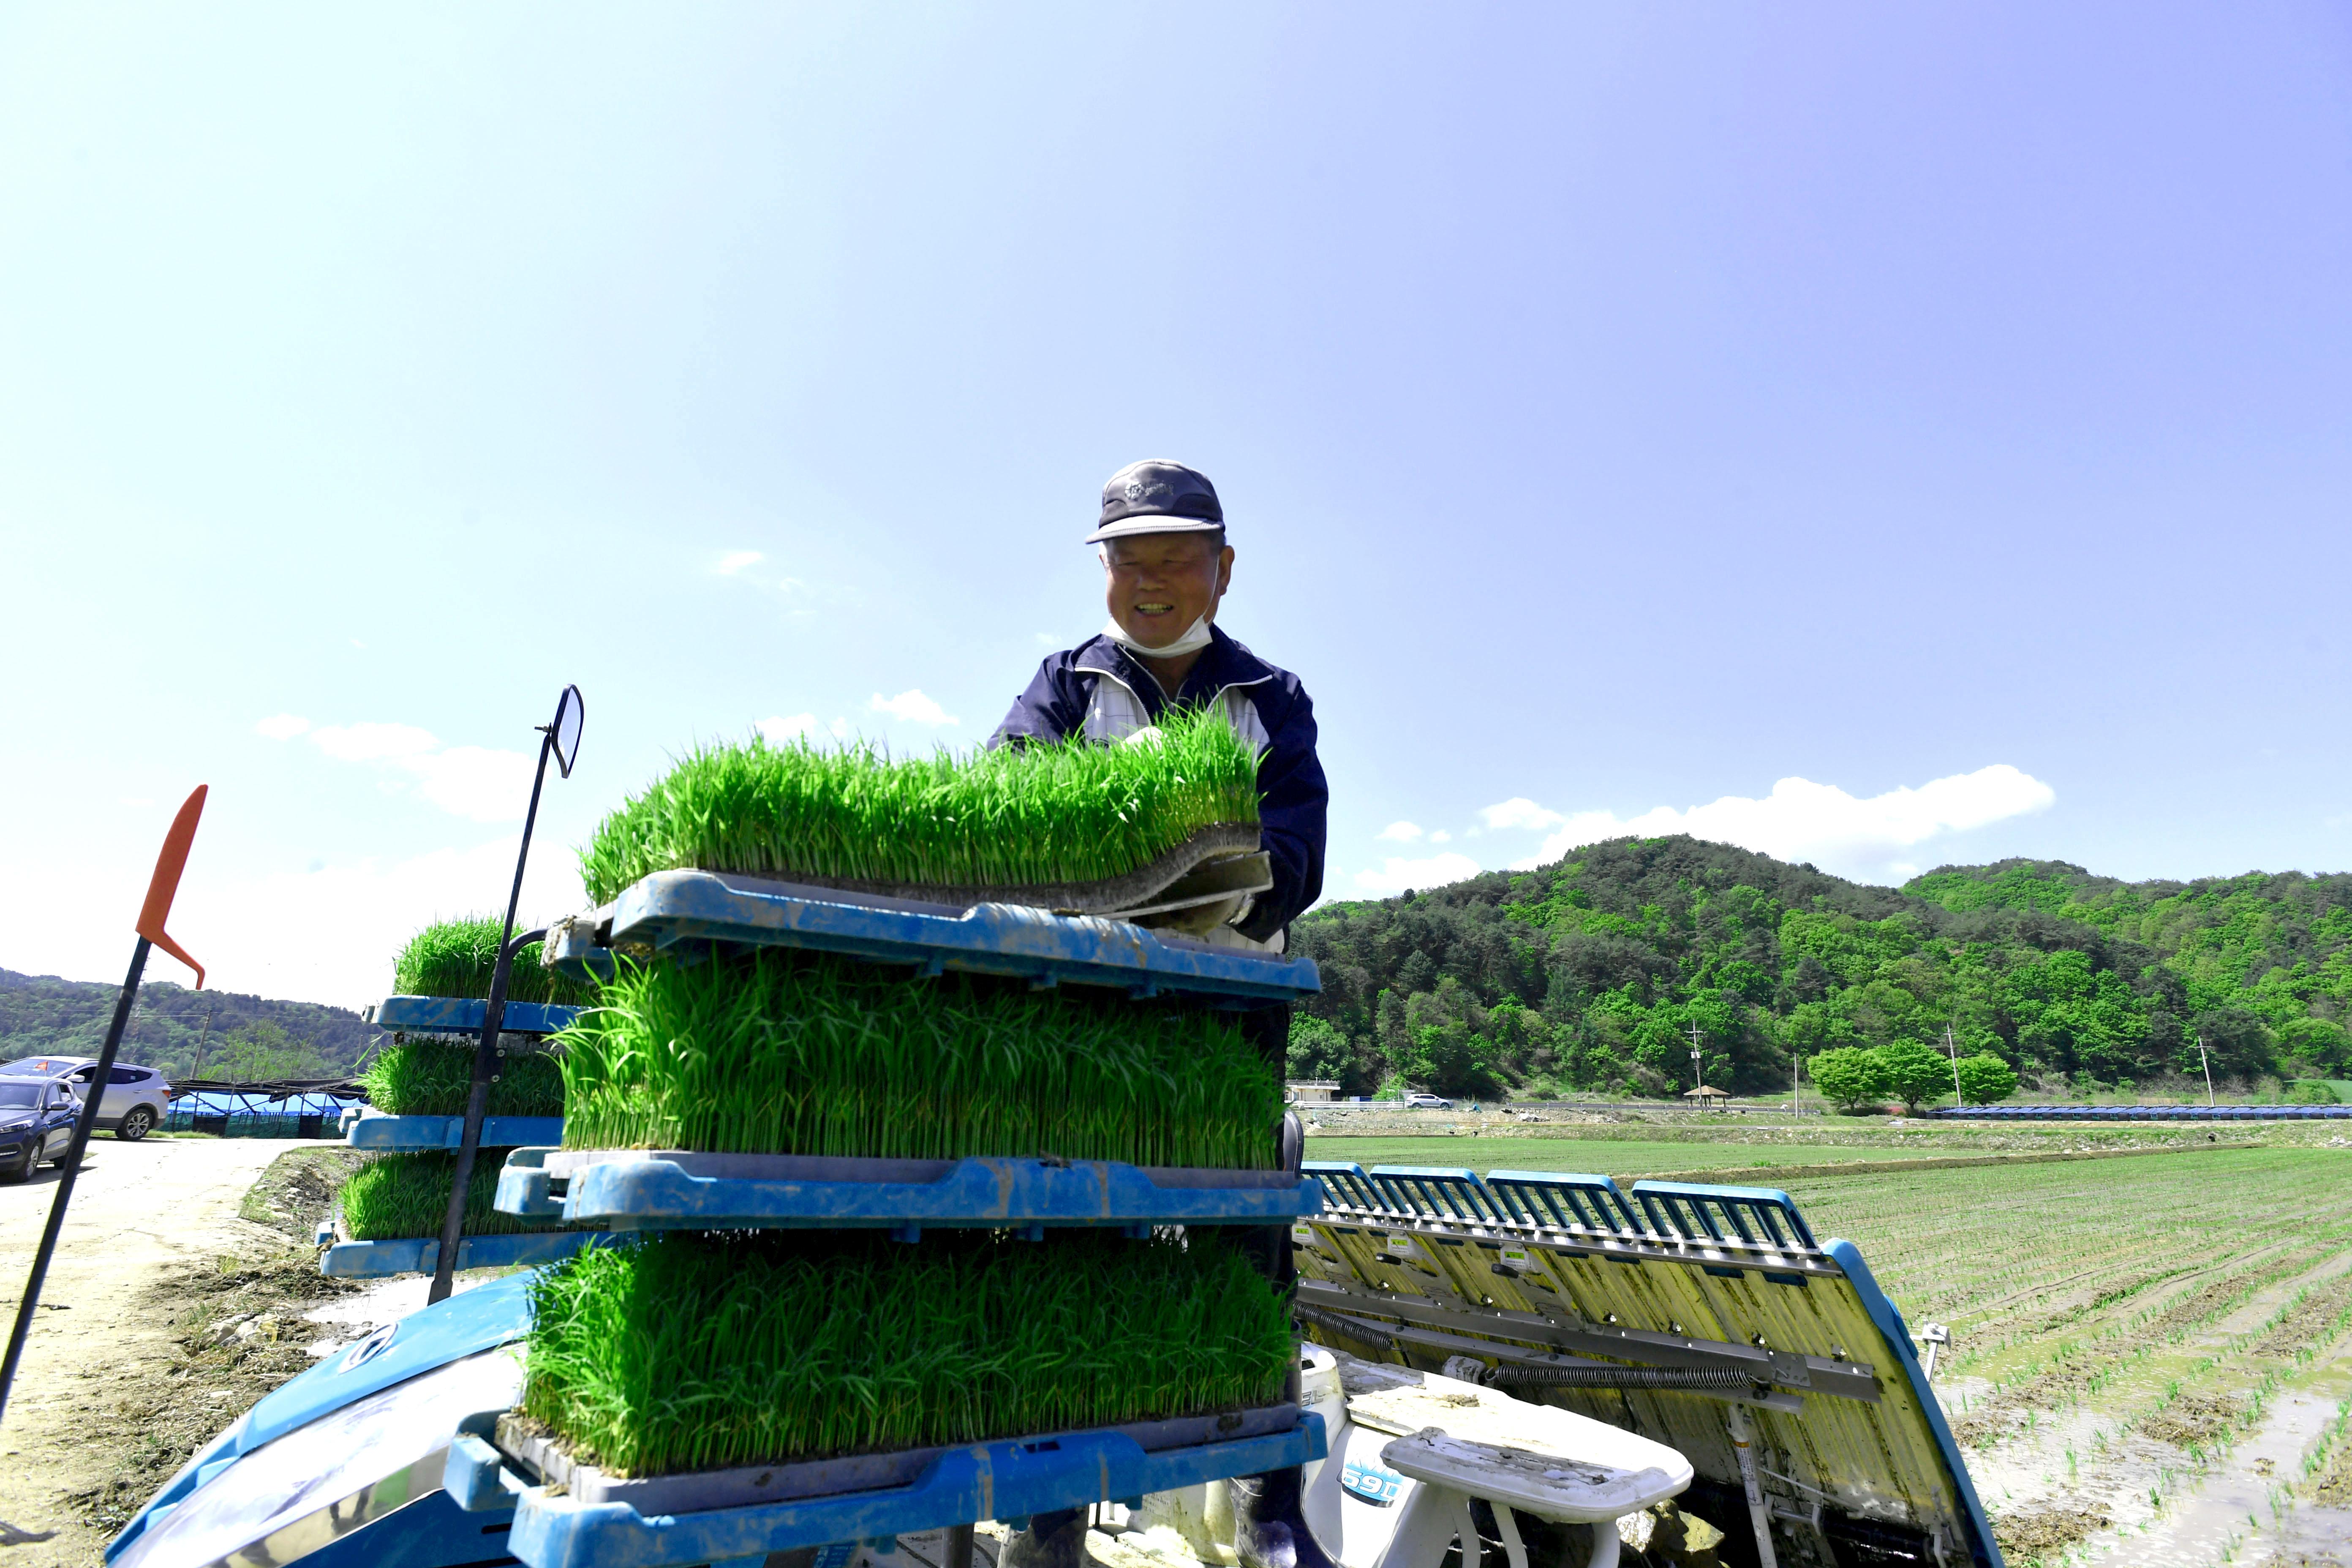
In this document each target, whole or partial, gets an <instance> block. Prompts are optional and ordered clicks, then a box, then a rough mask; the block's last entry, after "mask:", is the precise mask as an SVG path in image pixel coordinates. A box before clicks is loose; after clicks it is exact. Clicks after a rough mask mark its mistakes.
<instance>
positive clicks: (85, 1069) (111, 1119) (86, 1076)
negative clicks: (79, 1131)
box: [0, 1057, 172, 1143]
mask: <svg viewBox="0 0 2352 1568" xmlns="http://www.w3.org/2000/svg"><path fill="white" fill-rule="evenodd" d="M97 1071H98V1058H96V1057H26V1058H23V1059H22V1060H19V1061H13V1062H9V1063H7V1064H5V1066H0V1079H11V1078H53V1079H62V1080H63V1081H64V1083H65V1086H66V1087H67V1088H68V1089H71V1090H73V1094H74V1098H75V1099H76V1100H87V1099H89V1080H90V1079H91V1077H92V1076H93V1075H95V1074H96V1073H97ZM171 1099H172V1086H171V1085H170V1084H168V1083H165V1082H164V1081H163V1074H162V1073H160V1072H157V1071H156V1070H155V1069H154V1068H142V1067H133V1066H132V1065H131V1064H130V1063H129V1062H116V1063H115V1064H114V1070H113V1071H112V1072H110V1073H109V1074H108V1075H107V1080H106V1094H105V1096H104V1098H102V1099H101V1100H99V1102H98V1124H99V1125H100V1127H104V1128H109V1129H111V1130H112V1131H113V1133H114V1135H115V1136H116V1137H117V1138H120V1139H121V1140H122V1141H123V1142H127V1143H136V1142H139V1140H141V1139H142V1138H144V1137H146V1136H147V1134H149V1133H150V1132H152V1131H155V1129H156V1128H158V1127H160V1126H162V1125H163V1111H164V1109H165V1107H166V1106H168V1105H169V1104H170V1103H171Z"/></svg>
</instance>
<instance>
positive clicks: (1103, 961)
mask: <svg viewBox="0 0 2352 1568" xmlns="http://www.w3.org/2000/svg"><path fill="white" fill-rule="evenodd" d="M547 940H548V950H549V953H550V955H551V963H553V964H554V966H555V967H556V968H557V969H558V970H561V971H563V972H566V973H575V974H598V975H609V974H610V973H612V968H613V963H614V950H615V949H624V950H625V949H628V948H633V947H634V948H638V949H642V950H649V951H654V952H665V951H669V950H673V949H676V950H679V951H677V952H676V953H675V954H674V956H677V957H678V958H681V959H686V958H690V957H693V956H696V950H697V949H698V948H709V947H711V946H714V945H715V946H716V947H717V948H718V949H719V951H722V952H723V951H741V950H745V949H750V948H757V947H802V948H810V949H813V950H815V951H817V952H837V953H842V954H845V955H846V956H848V957H852V958H863V959H866V960H869V961H871V962H873V963H890V964H908V965H911V966H912V967H913V968H914V969H915V970H916V972H917V973H922V974H938V973H941V972H942V971H944V970H949V969H955V970H961V971H965V972H968V973H974V974H995V975H1003V976H1007V977H1010V978H1013V979H1017V980H1026V981H1028V982H1029V983H1030V984H1032V985H1035V986H1039V987H1045V986H1052V985H1061V984H1075V985H1107V986H1112V987H1116V988H1117V989H1119V990H1122V991H1125V992H1126V993H1127V994H1129V996H1132V997H1137V998H1141V997H1148V996H1154V995H1158V994H1161V993H1163V992H1164V993H1176V994H1184V995H1189V996H1195V997H1200V998H1202V999H1205V1000H1207V1001H1209V1002H1211V1003H1213V1004H1214V1005H1219V1006H1226V1007H1255V1006H1262V1005H1265V1004H1266V1003H1269V1002H1290V1001H1296V1000H1298V999H1299V998H1302V997H1306V996H1311V995H1313V994H1316V993H1317V992H1318V991H1320V990H1321V989H1322V988H1323V983H1322V980H1321V978H1320V976H1318V974H1317V973H1316V969H1315V962H1314V960H1312V959H1308V958H1288V957H1284V956H1282V955H1280V954H1273V953H1265V952H1252V951H1247V950H1244V949H1240V948H1231V947H1217V946H1213V945H1212V944H1210V943H1208V942H1196V941H1193V940H1192V939H1190V938H1186V937H1181V936H1173V935H1167V934H1163V933H1161V932H1160V931H1151V930H1148V929H1146V928H1145V927H1142V926H1139V925H1135V924H1131V923H1130V922H1129V921H1115V920H1106V919H1103V918H1101V917H1100V916H1095V915H1057V914H1054V913H1052V912H1050V911H1048V910H1037V909H1030V908H1027V907H1025V906H1023V905H1018V904H975V905H973V906H972V907H971V908H970V909H960V908H957V907H955V906H953V905H949V904H926V903H919V902H917V901H915V900H908V899H886V898H881V897H877V896H872V895H867V894H863V893H846V892H841V891H838V890H836V889H831V888H812V887H804V886H802V885H799V884H796V883H791V882H771V881H765V880H762V879H759V878H755V877H738V876H731V875H726V874H722V873H718V872H711V871H657V872H656V873H655V874H654V875H652V876H650V877H647V878H646V879H644V880H643V881H640V882H637V883H635V884H634V885H633V886H631V887H630V888H628V889H626V890H625V891H624V892H623V893H622V894H621V896H620V897H619V898H617V899H615V900H613V902H611V903H610V904H607V905H606V906H604V908H603V909H600V910H595V911H593V913H591V914H587V915H582V916H578V917H575V918H573V919H572V920H569V921H557V922H556V924H555V925H554V926H553V927H551V929H550V930H549V931H548V938H547Z"/></svg>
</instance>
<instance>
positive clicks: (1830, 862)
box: [1482, 763, 2058, 883]
mask: <svg viewBox="0 0 2352 1568" xmlns="http://www.w3.org/2000/svg"><path fill="white" fill-rule="evenodd" d="M2057 798H2058V795H2057V792H2056V791H2054V790H2053V789H2052V788H2051V787H2050V786H2049V785H2048V784H2043V783H2042V781H2041V780H2040V779H2037V778H2034V777H2033V776H2032V775H2031V774H2029V773H2023V772H2021V771H2020V770H2018V769H2016V768H2013V767H2011V766H2010V765H2009V764H2008V763H1994V764H1993V765H1992V766H1990V767H1984V768H1979V769H1978V770H1977V771H1976V772H1974V773H1954V774H1952V775H1951V776H1949V777H1948V778H1940V779H1932V780H1930V781H1929V782H1927V784H1921V785H1920V786H1919V787H1918V788H1916V789H1913V788H1911V787H1910V786H1908V785H1905V786H1903V787H1901V788H1898V789H1891V790H1888V791H1887V792H1886V793H1885V794H1884V795H1872V796H1870V797H1869V798H1868V799H1864V800H1857V799H1856V798H1854V797H1853V795H1848V794H1847V793H1846V792H1845V791H1843V790H1842V789H1840V788H1838V787H1837V786H1836V785H1835V784H1815V783H1813V782H1812V781H1811V780H1810V779H1802V778H1785V779H1782V780H1780V782H1779V783H1778V784H1774V785H1773V786H1772V793H1771V794H1770V795H1766V796H1765V797H1764V798H1763V799H1761V800H1751V799H1748V798H1747V797H1745V796H1742V795H1725V796H1723V797H1722V798H1720V799H1718V800H1715V801H1712V802H1709V803H1708V804H1706V805H1695V806H1692V807H1690V808H1689V809H1688V810H1686V811H1676V810H1675V809H1674V808H1673V807H1671V806H1664V805H1661V806H1654V807H1653V808H1652V809H1650V810H1648V811H1645V812H1643V813H1642V814H1641V815H1640V816H1632V817H1620V816H1617V815H1616V814H1615V813H1613V812H1608V811H1580V812H1576V813H1574V814H1572V815H1568V816H1563V815H1561V814H1560V813H1559V812H1554V811H1548V810H1546V809H1545V808H1543V807H1542V806H1539V805H1536V804H1535V803H1534V802H1533V801H1530V800H1527V799H1524V798H1521V799H1515V800H1507V801H1505V802H1503V803H1502V804H1501V805H1492V806H1488V807H1487V808H1486V811H1485V812H1484V813H1483V814H1482V815H1484V816H1485V817H1486V821H1487V824H1488V826H1494V827H1518V828H1524V829H1533V830H1538V831H1539V830H1541V829H1544V828H1555V829H1556V831H1554V832H1552V833H1550V834H1549V837H1546V838H1545V839H1544V842H1543V847H1542V848H1540V849H1539V850H1538V851H1537V852H1536V853H1535V854H1533V855H1529V856H1527V857H1524V858H1520V859H1517V860H1515V861H1513V862H1512V866H1513V868H1514V869H1521V868H1528V867H1533V866H1539V865H1542V864H1544V863H1545V862H1547V861H1550V860H1557V859H1559V858H1560V857H1561V856H1563V855H1565V854H1566V853H1568V851H1570V849H1573V848H1575V847H1578V846H1579V845H1583V844H1591V843H1595V842H1597V841H1599V840H1601V839H1604V838H1622V837H1627V836H1629V835H1632V836H1638V837H1644V838H1650V837H1662V836H1664V835H1666V834H1670V833H1687V834H1689V835H1690V836H1691V837H1695V838H1705V839H1711V840H1713V841H1715V842H1717V843H1720V844H1736V845H1738V846H1739V847H1741V848H1743V849H1753V850H1756V851H1758V852H1759V853H1762V854H1766V855H1770V856H1772V857H1774V858H1778V859H1781V860H1790V861H1811V863H1813V864H1814V865H1817V866H1819V867H1821V868H1822V869H1823V870H1825V871H1831V872H1834V873H1835V874H1837V875H1839V876H1843V877H1851V878H1853V879H1857V880H1863V881H1870V882H1886V883H1893V882H1899V881H1902V880H1905V879H1907V878H1909V877H1912V876H1916V874H1917V867H1916V864H1915V863H1914V861H1913V860H1912V859H1911V858H1910V857H1908V856H1907V855H1905V854H1904V853H1903V851H1906V850H1908V849H1910V848H1912V847H1915V846H1917V845H1920V844H1923V843H1926V842H1927V841H1928V840H1929V839H1932V838H1936V837H1940V836H1942V835H1944V834H1948V833H1962V832H1966V831H1968V830H1969V829H1970V828H1974V827H1984V826H1990V825H1991V824H1993V823H1996V822H2001V821H2005V820H2007V819H2009V818H2011V817H2013V816H2026V815H2029V814H2031V813H2033V812H2038V811H2046V810H2048V809H2049V808H2050V806H2051V805H2053V803H2054V802H2055V801H2056V800H2057Z"/></svg>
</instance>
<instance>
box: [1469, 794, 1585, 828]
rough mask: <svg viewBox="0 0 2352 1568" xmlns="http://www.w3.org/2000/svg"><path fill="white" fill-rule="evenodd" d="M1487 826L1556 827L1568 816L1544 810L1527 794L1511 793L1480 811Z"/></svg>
mask: <svg viewBox="0 0 2352 1568" xmlns="http://www.w3.org/2000/svg"><path fill="white" fill-rule="evenodd" d="M1478 815H1479V816H1483V817H1485V818H1486V826H1489V827H1528V828H1537V829H1541V828H1546V827H1558V826H1559V825H1560V824H1561V823H1563V822H1566V821H1567V820H1568V818H1566V817H1564V816H1561V815H1560V814H1559V813H1558V812H1556V811H1546V810H1545V809H1544V808H1543V807H1542V806H1539V805H1537V804H1536V803H1535V802H1534V801H1531V800H1529V799H1528V797H1527V796H1525V795H1513V796H1512V797H1511V798H1510V799H1508V800H1507V801H1505V802H1503V803H1502V805H1490V806H1488V807H1487V808H1486V810H1484V811H1482V812H1480V813H1479V814H1478Z"/></svg>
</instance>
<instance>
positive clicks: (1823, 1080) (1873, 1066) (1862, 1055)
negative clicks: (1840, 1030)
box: [1805, 1046, 1886, 1110]
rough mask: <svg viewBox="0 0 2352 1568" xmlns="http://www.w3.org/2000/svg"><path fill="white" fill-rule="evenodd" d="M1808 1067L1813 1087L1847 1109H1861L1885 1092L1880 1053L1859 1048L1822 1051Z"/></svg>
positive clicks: (1850, 1047) (1843, 1047)
mask: <svg viewBox="0 0 2352 1568" xmlns="http://www.w3.org/2000/svg"><path fill="white" fill-rule="evenodd" d="M1805 1067H1806V1071H1807V1072H1808V1073H1809V1074H1810V1075H1811V1078H1812V1080H1813V1087H1814V1088H1816V1089H1820V1090H1821V1091H1822V1093H1823V1094H1825V1095H1828V1096H1829V1097H1830V1098H1831V1099H1832V1100H1836V1101H1837V1102H1838V1103H1839V1104H1840V1105H1843V1106H1844V1107H1845V1108H1846V1109H1847V1110H1861V1109H1862V1107H1863V1106H1864V1105H1865V1104H1867V1103H1868V1102H1870V1101H1871V1100H1876V1099H1878V1098H1880V1097H1881V1096H1883V1095H1884V1094H1885V1092H1886V1073H1885V1068H1882V1067H1881V1066H1879V1062H1878V1053H1877V1052H1876V1051H1872V1050H1865V1049H1864V1048H1863V1047H1860V1046H1842V1047H1839V1048H1838V1049H1836V1050H1833V1051H1823V1052H1822V1053H1821V1054H1820V1055H1819V1056H1816V1057H1815V1058H1812V1060H1811V1061H1810V1062H1808V1063H1806V1064H1805Z"/></svg>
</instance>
